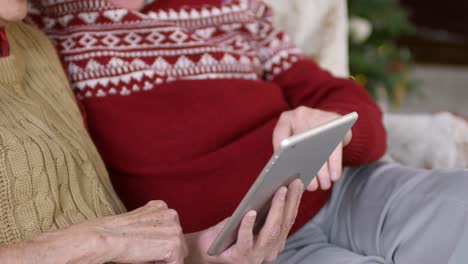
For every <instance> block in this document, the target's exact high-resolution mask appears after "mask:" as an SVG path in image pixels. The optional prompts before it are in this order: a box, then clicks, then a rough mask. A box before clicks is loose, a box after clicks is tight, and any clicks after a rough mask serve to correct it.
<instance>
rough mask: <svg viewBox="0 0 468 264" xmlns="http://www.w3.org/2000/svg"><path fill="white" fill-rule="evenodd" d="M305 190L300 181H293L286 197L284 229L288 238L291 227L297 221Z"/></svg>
mask: <svg viewBox="0 0 468 264" xmlns="http://www.w3.org/2000/svg"><path fill="white" fill-rule="evenodd" d="M303 190H304V184H303V183H302V181H301V180H300V179H297V180H295V181H293V182H292V183H291V184H290V185H289V188H288V193H287V195H286V202H285V209H284V218H283V228H284V229H285V230H284V233H285V234H286V236H287V235H288V233H289V230H291V227H292V226H293V224H294V221H295V220H296V216H297V211H298V209H299V205H300V203H301V198H302V193H303Z"/></svg>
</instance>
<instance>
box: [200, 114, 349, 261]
mask: <svg viewBox="0 0 468 264" xmlns="http://www.w3.org/2000/svg"><path fill="white" fill-rule="evenodd" d="M357 118H358V115H357V113H355V112H353V113H350V114H348V115H345V116H343V117H340V118H337V119H335V120H333V121H330V122H328V123H325V124H323V125H321V126H319V127H316V128H313V129H311V130H309V131H306V132H304V133H301V134H297V135H294V136H292V137H289V138H287V139H285V140H283V141H282V142H281V145H280V147H279V148H278V150H277V151H276V152H275V153H274V154H273V156H272V157H271V159H270V161H269V162H268V163H267V165H266V166H265V168H264V169H263V171H262V172H261V173H260V175H259V176H258V178H257V179H256V180H255V182H254V184H253V185H252V187H251V188H250V190H249V191H248V193H247V194H246V195H245V197H244V198H243V199H242V201H241V203H240V204H239V206H238V207H237V209H236V210H235V211H234V213H233V214H232V217H231V218H230V219H229V221H228V222H227V223H226V225H225V226H224V228H223V230H222V231H221V232H220V233H219V234H218V236H217V237H216V239H215V241H214V242H213V244H212V245H211V247H210V248H209V250H208V255H210V256H215V255H218V254H220V253H222V252H223V251H225V250H226V249H227V248H229V247H230V246H231V245H233V244H234V243H235V242H236V240H237V233H238V231H239V227H240V223H241V221H242V218H243V217H244V215H245V214H246V213H247V212H249V211H251V210H254V211H257V219H256V222H255V227H254V232H255V234H257V233H258V232H259V231H260V229H261V227H263V224H264V222H265V220H266V216H267V214H268V211H269V209H270V205H271V200H272V198H273V196H274V194H275V193H276V191H277V190H278V189H279V188H281V187H282V186H288V185H289V184H290V183H291V182H292V181H294V180H295V179H297V178H300V179H301V180H302V182H303V183H304V186H308V185H309V184H310V182H311V181H312V179H313V178H314V177H315V176H316V175H317V173H318V171H319V170H320V168H321V167H322V166H323V164H324V163H325V162H326V161H327V160H328V158H329V157H330V155H331V154H332V153H333V151H334V150H335V148H336V147H337V146H338V144H339V143H340V142H341V141H342V140H343V138H344V136H345V135H346V133H347V132H348V131H349V130H350V129H351V127H352V126H353V125H354V123H355V122H356V120H357Z"/></svg>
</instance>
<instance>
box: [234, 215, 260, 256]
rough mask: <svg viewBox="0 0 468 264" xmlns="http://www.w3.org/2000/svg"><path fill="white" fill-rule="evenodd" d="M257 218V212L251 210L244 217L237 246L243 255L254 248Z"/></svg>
mask: <svg viewBox="0 0 468 264" xmlns="http://www.w3.org/2000/svg"><path fill="white" fill-rule="evenodd" d="M256 218H257V212H255V211H250V212H248V213H247V214H246V215H245V216H244V218H243V219H242V222H241V225H240V228H239V234H238V238H237V243H236V248H237V250H238V252H239V253H240V254H241V256H246V255H247V254H248V252H249V251H251V250H252V248H253V236H254V235H253V228H254V225H255V219H256Z"/></svg>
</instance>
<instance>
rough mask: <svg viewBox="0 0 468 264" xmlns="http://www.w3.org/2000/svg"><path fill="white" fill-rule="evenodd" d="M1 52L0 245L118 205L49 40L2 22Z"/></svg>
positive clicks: (99, 214) (118, 208) (101, 213)
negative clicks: (6, 44) (5, 50)
mask: <svg viewBox="0 0 468 264" xmlns="http://www.w3.org/2000/svg"><path fill="white" fill-rule="evenodd" d="M6 32H7V36H8V39H9V41H10V45H11V55H10V56H9V57H6V58H0V244H9V243H13V242H18V241H22V240H26V239H29V238H32V237H33V236H35V235H37V234H39V233H42V232H48V231H52V230H56V229H61V228H64V227H67V226H69V225H71V224H75V223H79V222H81V221H83V220H86V219H92V218H96V217H102V216H105V215H111V214H115V213H120V212H123V211H124V207H123V205H122V204H121V202H120V201H119V199H118V198H117V196H116V195H115V193H114V191H113V188H112V186H111V182H110V181H109V178H108V175H107V172H106V170H105V167H104V164H103V162H102V160H101V159H100V157H99V155H98V152H97V151H96V149H95V147H94V145H93V143H92V141H91V139H90V137H89V135H88V133H87V131H86V129H85V127H84V125H83V120H82V117H81V114H80V111H79V109H78V107H77V105H76V102H75V98H74V96H73V94H72V93H71V90H70V86H69V84H68V81H67V78H66V77H65V74H64V72H63V69H62V67H61V64H60V62H59V60H58V57H57V55H56V52H55V50H54V48H53V46H52V45H51V44H50V43H49V40H48V39H47V37H46V36H44V35H43V34H42V33H40V32H38V31H37V30H33V29H31V28H30V27H29V26H26V25H23V24H11V25H9V26H8V27H7V30H6Z"/></svg>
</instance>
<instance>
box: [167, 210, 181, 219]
mask: <svg viewBox="0 0 468 264" xmlns="http://www.w3.org/2000/svg"><path fill="white" fill-rule="evenodd" d="M165 214H166V216H167V218H169V219H170V220H178V219H179V214H178V213H177V211H176V210H174V209H168V210H166V212H165Z"/></svg>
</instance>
